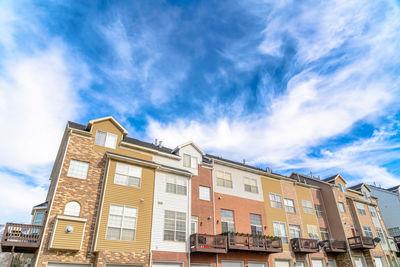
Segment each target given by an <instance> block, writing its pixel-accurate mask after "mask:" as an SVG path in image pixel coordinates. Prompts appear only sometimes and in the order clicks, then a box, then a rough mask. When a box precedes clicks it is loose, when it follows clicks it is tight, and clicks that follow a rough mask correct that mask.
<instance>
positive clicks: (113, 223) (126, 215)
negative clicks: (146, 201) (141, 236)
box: [107, 204, 137, 241]
mask: <svg viewBox="0 0 400 267" xmlns="http://www.w3.org/2000/svg"><path fill="white" fill-rule="evenodd" d="M136 220H137V209H136V208H133V207H127V206H120V205H113V204H111V205H110V213H109V216H108V225H107V239H109V240H124V241H134V240H135V234H136Z"/></svg>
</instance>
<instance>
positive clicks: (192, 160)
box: [183, 154, 197, 169]
mask: <svg viewBox="0 0 400 267" xmlns="http://www.w3.org/2000/svg"><path fill="white" fill-rule="evenodd" d="M183 167H187V168H192V169H197V158H196V157H193V156H191V155H188V154H183Z"/></svg>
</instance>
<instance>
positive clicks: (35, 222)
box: [32, 211, 44, 225]
mask: <svg viewBox="0 0 400 267" xmlns="http://www.w3.org/2000/svg"><path fill="white" fill-rule="evenodd" d="M43 217H44V212H43V211H39V212H36V213H35V217H34V218H33V222H32V224H33V225H42V220H43Z"/></svg>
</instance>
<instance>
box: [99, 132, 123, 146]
mask: <svg viewBox="0 0 400 267" xmlns="http://www.w3.org/2000/svg"><path fill="white" fill-rule="evenodd" d="M99 132H102V133H106V139H105V140H104V145H100V144H96V142H97V134H98V133H99ZM109 135H110V136H111V135H113V136H114V137H115V144H114V147H111V146H107V145H106V144H107V138H108V136H109ZM117 143H118V135H117V134H114V133H110V132H106V131H102V130H97V131H96V137H95V140H94V144H95V145H96V146H102V147H107V148H111V149H115V148H116V147H117Z"/></svg>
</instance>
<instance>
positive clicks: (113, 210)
mask: <svg viewBox="0 0 400 267" xmlns="http://www.w3.org/2000/svg"><path fill="white" fill-rule="evenodd" d="M123 210H124V207H123V206H118V205H110V214H114V215H122V213H123Z"/></svg>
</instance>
